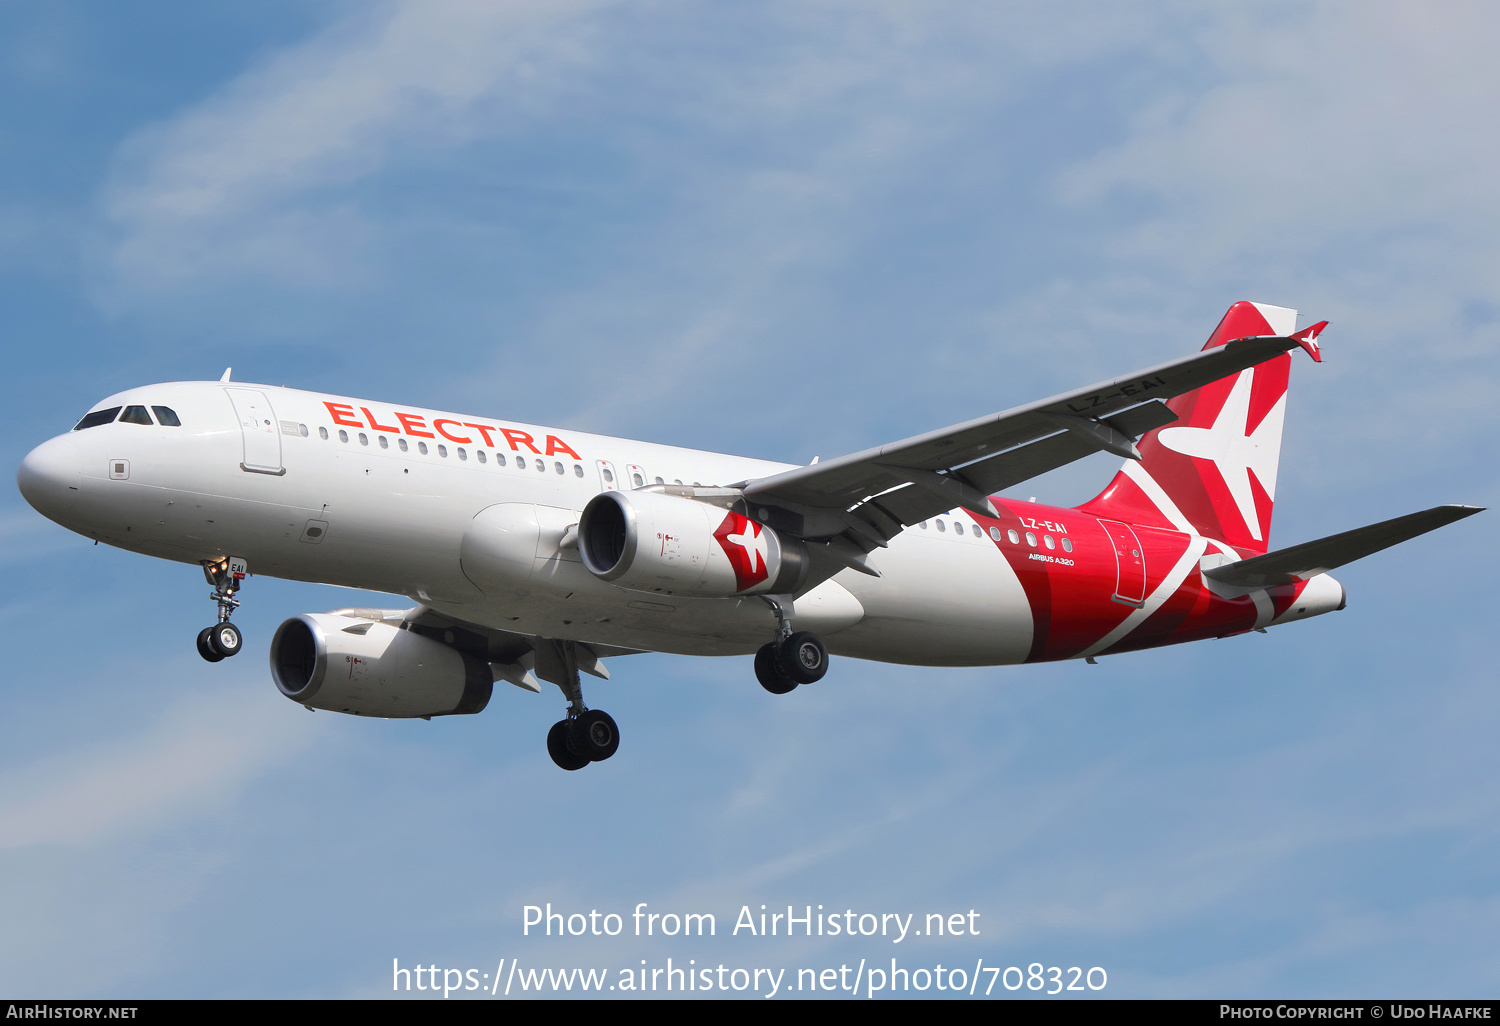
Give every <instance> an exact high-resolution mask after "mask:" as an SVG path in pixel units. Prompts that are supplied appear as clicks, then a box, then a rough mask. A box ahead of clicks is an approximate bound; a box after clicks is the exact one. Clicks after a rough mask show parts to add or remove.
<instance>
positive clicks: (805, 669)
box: [755, 598, 828, 695]
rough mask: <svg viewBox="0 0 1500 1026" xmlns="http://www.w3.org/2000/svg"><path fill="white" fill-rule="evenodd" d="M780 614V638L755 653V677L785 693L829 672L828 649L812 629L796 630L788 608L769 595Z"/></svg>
mask: <svg viewBox="0 0 1500 1026" xmlns="http://www.w3.org/2000/svg"><path fill="white" fill-rule="evenodd" d="M766 602H767V603H769V604H770V606H771V610H772V611H773V612H774V613H775V614H776V640H775V641H772V642H769V643H767V644H765V645H762V646H761V647H760V651H758V652H756V653H755V679H756V680H758V681H760V686H761V687H763V688H765V689H766V690H767V691H769V692H771V694H773V695H784V694H786V693H787V692H789V691H792V690H794V689H795V688H796V687H797V685H798V684H812V683H814V682H815V681H819V680H822V679H823V674H825V673H827V672H828V649H827V647H826V646H825V645H824V644H823V642H822V639H820V638H819V637H818V636H817V635H816V634H813V633H812V632H811V631H795V632H794V631H793V630H792V623H791V621H790V620H789V619H787V616H786V611H785V610H784V609H782V607H781V603H780V602H778V601H777V600H776V599H773V598H767V599H766Z"/></svg>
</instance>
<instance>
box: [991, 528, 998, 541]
mask: <svg viewBox="0 0 1500 1026" xmlns="http://www.w3.org/2000/svg"><path fill="white" fill-rule="evenodd" d="M990 537H991V538H993V539H995V540H996V541H999V540H1000V528H998V527H992V528H990Z"/></svg>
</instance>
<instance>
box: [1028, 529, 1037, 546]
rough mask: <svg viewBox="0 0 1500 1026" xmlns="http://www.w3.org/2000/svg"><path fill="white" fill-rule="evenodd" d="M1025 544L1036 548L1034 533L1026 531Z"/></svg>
mask: <svg viewBox="0 0 1500 1026" xmlns="http://www.w3.org/2000/svg"><path fill="white" fill-rule="evenodd" d="M1026 544H1027V545H1030V546H1031V547H1032V548H1036V535H1034V534H1032V533H1031V532H1030V531H1027V532H1026Z"/></svg>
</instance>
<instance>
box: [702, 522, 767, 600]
mask: <svg viewBox="0 0 1500 1026" xmlns="http://www.w3.org/2000/svg"><path fill="white" fill-rule="evenodd" d="M714 540H715V541H717V542H718V543H719V548H721V549H723V550H724V555H725V556H727V557H728V558H729V565H730V566H732V567H734V579H735V586H736V589H737V590H738V591H744V590H745V589H747V588H753V587H755V586H756V585H757V584H759V583H761V582H762V581H764V580H765V579H766V578H767V577H769V576H770V572H771V568H770V566H769V565H768V562H767V560H768V558H769V555H770V551H769V550H770V545H769V543H768V542H767V540H766V533H765V530H764V529H763V528H762V527H761V526H760V525H759V524H757V523H756V522H755V521H753V520H751V519H750V518H749V517H744V516H741V515H740V514H738V513H730V514H729V515H727V516H726V517H725V518H724V522H723V523H721V524H720V525H719V529H718V530H717V531H715V532H714Z"/></svg>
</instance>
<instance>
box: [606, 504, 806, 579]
mask: <svg viewBox="0 0 1500 1026" xmlns="http://www.w3.org/2000/svg"><path fill="white" fill-rule="evenodd" d="M578 552H579V555H580V556H582V557H583V565H584V566H586V567H587V568H588V570H589V572H590V573H592V574H593V575H594V576H595V577H598V578H600V579H602V580H606V581H612V582H614V583H615V584H618V585H619V586H620V587H622V588H629V589H631V590H632V591H648V592H655V593H658V594H667V595H696V596H702V597H729V596H734V595H755V594H760V593H763V592H777V593H780V592H792V591H796V590H797V588H798V587H799V586H800V585H801V583H802V582H803V581H804V580H805V579H806V578H807V570H808V559H807V547H806V546H805V545H804V544H803V543H802V542H801V541H798V540H796V539H782V538H781V537H780V536H778V535H777V534H776V532H775V531H773V530H771V529H770V528H769V527H766V526H765V525H764V524H758V523H756V522H755V521H753V520H751V519H749V518H748V517H745V516H742V515H740V514H739V513H735V512H734V511H732V510H725V509H721V508H719V507H717V506H710V505H708V504H707V503H704V502H698V501H696V500H693V499H685V498H680V497H678V496H675V495H663V494H662V493H660V492H648V491H634V492H613V491H611V492H601V493H600V494H598V495H596V496H594V497H593V498H592V499H591V500H589V504H588V505H587V506H585V507H584V508H583V515H582V516H581V517H580V518H579V521H578Z"/></svg>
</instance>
